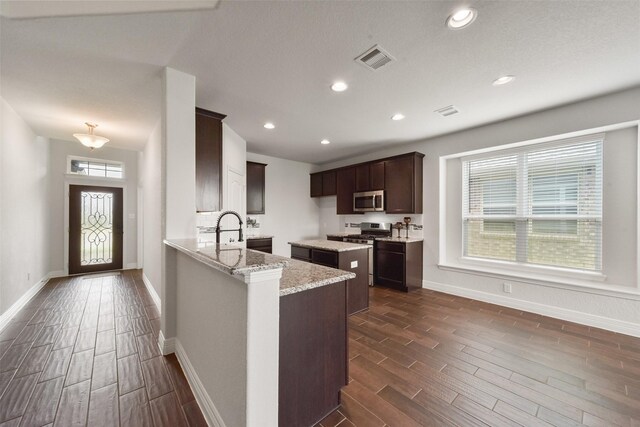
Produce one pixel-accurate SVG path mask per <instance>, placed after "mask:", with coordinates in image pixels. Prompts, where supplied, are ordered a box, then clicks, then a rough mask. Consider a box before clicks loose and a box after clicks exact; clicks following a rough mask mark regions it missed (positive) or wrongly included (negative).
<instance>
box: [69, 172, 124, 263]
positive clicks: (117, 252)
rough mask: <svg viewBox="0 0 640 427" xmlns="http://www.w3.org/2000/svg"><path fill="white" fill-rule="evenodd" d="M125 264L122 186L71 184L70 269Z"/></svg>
mask: <svg viewBox="0 0 640 427" xmlns="http://www.w3.org/2000/svg"><path fill="white" fill-rule="evenodd" d="M120 268H122V189H121V188H111V187H94V186H80V185H71V186H69V273H70V274H75V273H86V272H94V271H104V270H115V269H120Z"/></svg>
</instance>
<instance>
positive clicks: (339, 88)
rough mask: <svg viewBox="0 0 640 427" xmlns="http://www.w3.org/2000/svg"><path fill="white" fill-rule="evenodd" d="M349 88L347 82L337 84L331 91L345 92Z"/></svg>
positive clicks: (334, 84) (333, 85) (332, 86)
mask: <svg viewBox="0 0 640 427" xmlns="http://www.w3.org/2000/svg"><path fill="white" fill-rule="evenodd" d="M348 87H349V86H348V85H347V84H346V83H345V82H335V83H333V84H332V85H331V90H332V91H334V92H344V91H345V90H347V88H348Z"/></svg>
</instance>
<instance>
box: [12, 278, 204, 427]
mask: <svg viewBox="0 0 640 427" xmlns="http://www.w3.org/2000/svg"><path fill="white" fill-rule="evenodd" d="M159 328H160V319H159V312H158V309H157V308H156V306H155V304H154V302H153V300H152V298H151V296H150V295H149V293H148V291H147V290H146V288H145V285H144V283H143V282H142V276H141V273H140V271H137V270H128V271H124V272H120V273H108V274H101V275H88V276H76V277H67V278H59V279H52V280H50V281H49V282H48V283H47V284H46V285H45V287H44V288H43V289H42V290H41V291H40V293H38V295H36V297H34V298H33V299H32V300H31V301H30V302H29V303H28V305H27V306H25V307H24V308H23V309H22V310H21V311H20V312H19V313H18V314H17V315H16V316H15V317H14V318H13V319H12V321H11V322H10V323H9V325H8V326H7V327H6V328H5V329H4V330H3V331H2V333H0V426H1V427H5V426H45V425H50V424H53V425H54V426H72V425H74V426H75V425H79V426H82V425H89V426H136V427H144V426H157V427H160V426H172V427H173V426H206V422H205V420H204V418H203V416H202V413H201V412H200V408H199V407H198V405H197V403H196V401H195V398H194V396H193V393H192V392H191V389H190V388H189V385H188V383H187V380H186V378H185V376H184V374H183V372H182V369H181V367H180V364H179V363H178V360H177V359H176V357H175V356H174V355H171V356H169V357H163V356H162V355H161V354H160V351H159V350H158V345H157V340H156V337H157V336H158V332H159Z"/></svg>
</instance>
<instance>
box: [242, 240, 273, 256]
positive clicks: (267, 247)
mask: <svg viewBox="0 0 640 427" xmlns="http://www.w3.org/2000/svg"><path fill="white" fill-rule="evenodd" d="M247 249H253V250H254V251H260V252H265V253H268V254H270V253H272V252H273V239H272V238H271V237H260V238H252V237H249V238H247Z"/></svg>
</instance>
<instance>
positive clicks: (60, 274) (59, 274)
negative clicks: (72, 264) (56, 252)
mask: <svg viewBox="0 0 640 427" xmlns="http://www.w3.org/2000/svg"><path fill="white" fill-rule="evenodd" d="M66 275H67V274H66V273H65V272H64V270H57V271H52V272H51V273H49V279H53V278H54V277H64V276H66Z"/></svg>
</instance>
